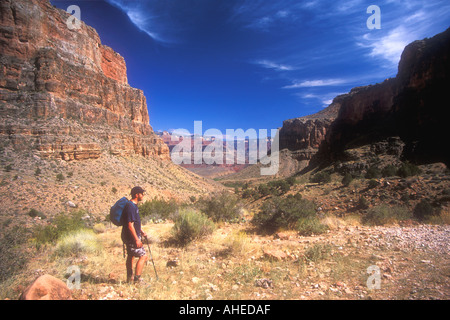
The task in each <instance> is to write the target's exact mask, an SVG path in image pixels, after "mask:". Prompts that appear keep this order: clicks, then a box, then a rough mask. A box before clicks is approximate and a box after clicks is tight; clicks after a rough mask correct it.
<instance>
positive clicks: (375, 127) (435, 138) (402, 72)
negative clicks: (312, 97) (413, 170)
mask: <svg viewBox="0 0 450 320" xmlns="http://www.w3.org/2000/svg"><path fill="white" fill-rule="evenodd" d="M449 70H450V29H448V30H446V31H445V32H443V33H441V34H438V35H436V36H435V37H433V38H431V39H425V40H422V41H416V42H413V43H412V44H410V45H408V46H407V47H406V48H405V50H404V52H403V55H402V58H401V61H400V64H399V72H398V75H397V77H396V78H393V79H388V80H386V81H384V82H383V83H380V84H376V85H372V86H367V87H361V88H355V89H353V90H352V91H351V92H350V93H349V94H348V95H344V96H343V99H342V101H341V107H340V109H339V114H338V116H337V118H336V119H335V121H333V123H332V124H331V126H330V127H329V130H328V132H327V135H326V138H325V139H324V140H323V143H322V144H321V146H320V151H319V152H318V153H317V154H316V156H315V158H314V159H313V160H314V161H313V163H316V164H318V163H321V162H325V163H329V162H332V161H336V160H344V161H345V160H346V159H345V156H346V153H345V150H348V149H351V148H355V147H359V146H363V145H367V144H373V143H377V142H379V141H383V140H386V139H388V138H389V137H396V136H398V137H400V139H401V140H402V141H403V142H404V143H405V146H404V148H403V151H402V154H401V155H400V156H401V157H402V158H404V159H407V160H412V161H417V162H419V163H427V162H428V163H430V162H439V161H441V162H444V163H446V164H447V165H449V164H450V158H449V156H448V151H447V150H448V142H447V141H446V139H445V138H443V137H446V136H447V135H448V130H447V129H446V127H447V125H448V124H447V122H448V119H449V115H450V110H449V108H448V105H449V103H448V89H449V88H450V76H449Z"/></svg>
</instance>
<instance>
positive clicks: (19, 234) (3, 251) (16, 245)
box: [0, 226, 31, 283]
mask: <svg viewBox="0 0 450 320" xmlns="http://www.w3.org/2000/svg"><path fill="white" fill-rule="evenodd" d="M29 236H30V235H29V231H28V230H27V229H25V228H23V227H17V226H16V227H13V228H11V229H8V230H6V231H4V233H3V236H2V237H1V238H0V283H1V282H3V281H5V280H6V279H8V278H9V277H11V276H13V275H14V274H16V273H18V272H19V271H20V270H22V269H23V268H24V267H25V266H26V264H27V262H28V260H29V259H30V257H31V256H30V251H29V250H25V248H26V243H27V241H28V239H29Z"/></svg>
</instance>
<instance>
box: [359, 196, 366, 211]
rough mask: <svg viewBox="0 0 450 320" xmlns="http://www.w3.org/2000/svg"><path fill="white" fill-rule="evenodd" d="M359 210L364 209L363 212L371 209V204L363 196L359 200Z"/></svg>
mask: <svg viewBox="0 0 450 320" xmlns="http://www.w3.org/2000/svg"><path fill="white" fill-rule="evenodd" d="M358 208H360V209H363V210H365V209H368V208H369V202H368V201H367V199H366V198H364V197H363V196H361V197H360V198H359V200H358Z"/></svg>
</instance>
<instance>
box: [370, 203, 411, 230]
mask: <svg viewBox="0 0 450 320" xmlns="http://www.w3.org/2000/svg"><path fill="white" fill-rule="evenodd" d="M411 218H412V214H411V213H410V212H409V211H408V209H407V208H405V207H400V206H393V207H391V206H387V205H379V206H376V207H374V208H372V209H370V210H369V212H368V213H367V214H366V215H365V216H363V218H362V223H363V224H366V225H371V226H382V225H385V224H390V223H394V222H398V221H403V220H408V219H411Z"/></svg>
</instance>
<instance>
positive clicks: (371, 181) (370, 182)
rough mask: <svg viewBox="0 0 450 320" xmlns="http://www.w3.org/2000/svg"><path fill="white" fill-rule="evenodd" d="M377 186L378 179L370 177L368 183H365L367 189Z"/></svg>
mask: <svg viewBox="0 0 450 320" xmlns="http://www.w3.org/2000/svg"><path fill="white" fill-rule="evenodd" d="M377 186H378V181H377V180H375V179H370V180H369V183H368V185H367V187H368V188H369V189H373V188H376V187H377Z"/></svg>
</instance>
